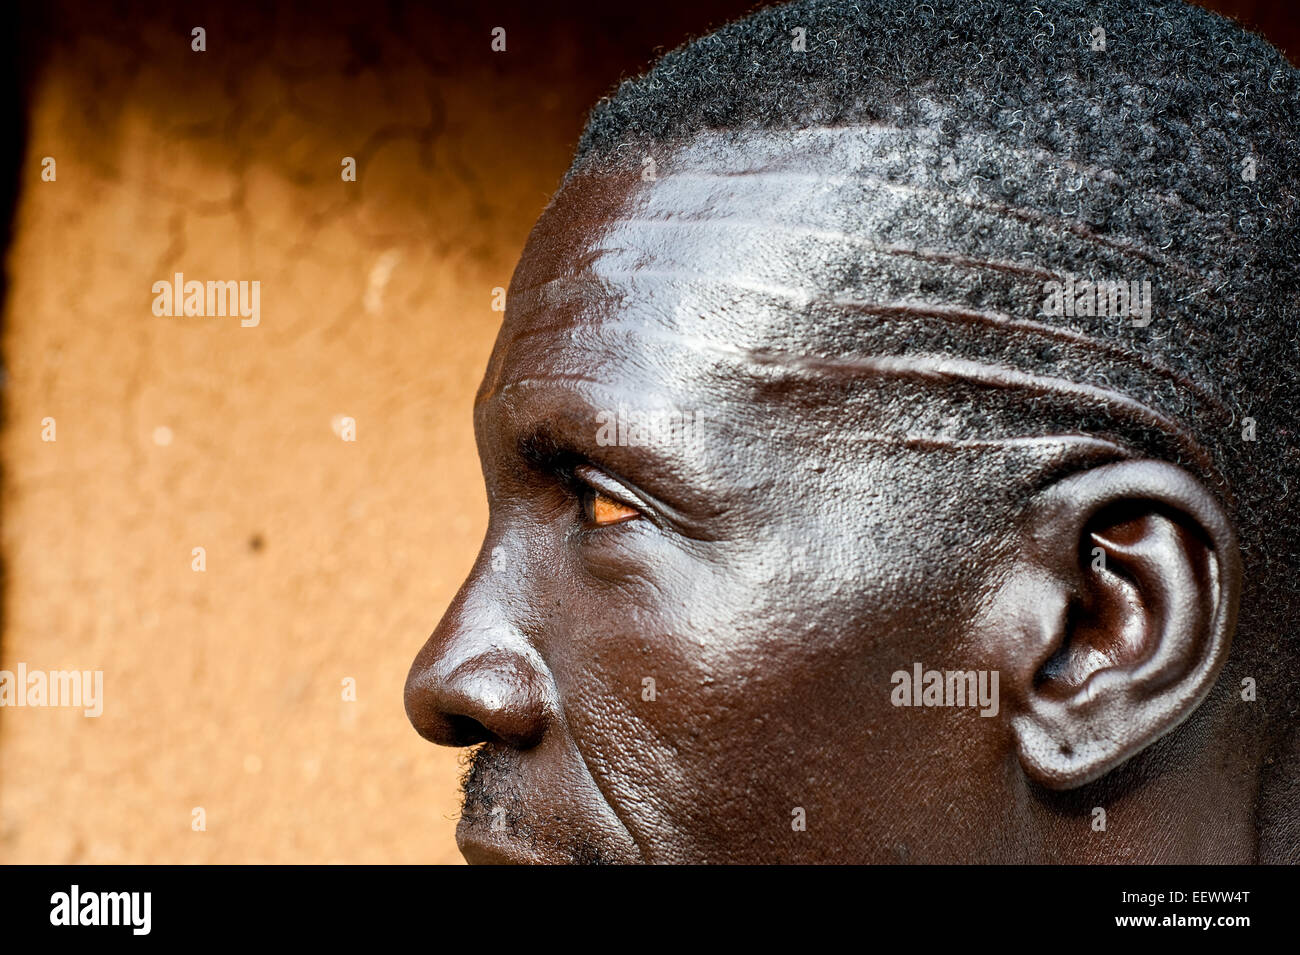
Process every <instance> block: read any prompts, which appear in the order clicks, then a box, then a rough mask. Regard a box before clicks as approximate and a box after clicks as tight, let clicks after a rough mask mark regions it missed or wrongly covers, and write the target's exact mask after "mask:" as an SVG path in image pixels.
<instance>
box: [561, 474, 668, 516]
mask: <svg viewBox="0 0 1300 955" xmlns="http://www.w3.org/2000/svg"><path fill="white" fill-rule="evenodd" d="M573 473H574V475H575V476H576V477H577V478H578V480H580V481H582V482H583V483H584V484H586V485H588V486H590V487H591V488H592V490H594V491H596V492H598V493H599V494H601V495H602V496H603V497H607V498H609V499H610V500H611V501H614V502H615V503H617V504H622V505H623V506H624V507H629V508H631V509H632V510H634V511H636V512H637V513H638V514H640V515H642V516H643V517H644V516H646V515H647V514H648V513H649V511H650V508H649V507H648V506H647V505H646V504H645V502H643V501H642V500H641V499H640V498H639V497H637V496H636V495H635V494H633V493H632V492H631V491H629V490H628V489H627V488H626V487H624V486H623V485H622V484H621V483H619V482H618V481H616V480H614V479H613V478H612V477H610V476H609V475H608V474H606V473H605V472H604V471H602V470H600V468H596V467H592V466H591V465H589V464H580V465H578V467H576V468H574V469H573Z"/></svg>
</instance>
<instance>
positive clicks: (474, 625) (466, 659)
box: [405, 560, 556, 749]
mask: <svg viewBox="0 0 1300 955" xmlns="http://www.w3.org/2000/svg"><path fill="white" fill-rule="evenodd" d="M485 571H486V576H487V577H488V578H490V577H491V576H492V572H491V569H490V564H488V563H487V562H485V561H484V560H480V561H479V562H478V564H476V566H475V569H474V571H473V572H472V573H471V575H470V578H469V579H468V580H466V581H465V584H464V585H463V586H462V587H461V589H460V592H459V593H457V595H456V599H455V600H453V601H452V604H451V606H450V607H449V608H448V609H447V612H446V614H445V615H444V616H443V618H442V621H441V622H440V623H439V624H438V626H437V628H436V629H435V630H434V632H433V634H432V635H431V636H430V637H429V639H428V641H426V642H425V644H424V646H423V647H422V648H421V649H420V652H419V653H418V654H417V655H416V658H415V661H414V662H413V663H412V664H411V670H410V673H409V674H408V675H407V678H406V691H405V702H406V713H407V716H408V718H409V719H410V720H411V724H412V725H413V726H414V727H415V728H416V730H417V731H418V732H419V733H420V735H421V736H423V737H425V738H426V739H429V740H431V741H432V742H435V743H439V744H442V745H444V746H470V745H473V744H475V743H480V742H486V741H498V742H502V743H505V744H507V745H509V746H512V747H515V748H517V749H526V748H528V747H530V746H535V745H536V744H537V743H539V742H540V741H541V739H542V737H543V736H544V735H545V732H546V728H547V726H548V725H549V723H550V720H551V718H552V716H553V714H554V713H555V712H556V703H555V690H554V683H553V682H552V679H551V675H550V672H549V670H548V669H547V667H546V664H545V662H544V661H543V660H542V657H541V654H539V653H538V652H537V650H536V648H535V647H533V646H532V645H531V643H530V642H529V641H528V639H527V638H526V637H525V636H524V635H523V633H522V632H521V631H520V629H519V628H518V627H516V626H514V625H513V623H512V622H511V621H510V619H509V615H508V614H507V612H506V608H505V607H504V606H503V604H502V601H500V600H499V599H496V598H494V597H493V595H492V593H491V586H490V583H489V581H488V580H486V579H485V576H484V573H485Z"/></svg>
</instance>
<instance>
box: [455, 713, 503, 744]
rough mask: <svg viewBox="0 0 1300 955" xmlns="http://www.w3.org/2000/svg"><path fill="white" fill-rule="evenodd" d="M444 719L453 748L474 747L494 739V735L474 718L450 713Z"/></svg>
mask: <svg viewBox="0 0 1300 955" xmlns="http://www.w3.org/2000/svg"><path fill="white" fill-rule="evenodd" d="M443 719H444V720H446V721H447V729H448V730H449V731H450V735H451V745H452V746H474V745H475V744H477V743H486V742H488V741H489V740H491V739H492V734H491V733H489V732H488V731H487V728H486V727H484V725H483V724H482V723H480V722H479V721H478V720H476V719H474V717H472V716H460V715H459V714H455V713H448V714H446V715H445V716H443Z"/></svg>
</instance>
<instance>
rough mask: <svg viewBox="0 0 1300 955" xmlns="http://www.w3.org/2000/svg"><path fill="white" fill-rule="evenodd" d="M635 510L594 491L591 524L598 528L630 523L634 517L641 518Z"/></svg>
mask: <svg viewBox="0 0 1300 955" xmlns="http://www.w3.org/2000/svg"><path fill="white" fill-rule="evenodd" d="M640 516H641V515H640V514H638V513H637V512H636V511H635V510H634V509H633V508H630V507H628V506H627V505H626V504H623V503H622V502H620V501H616V500H614V499H613V498H612V497H607V496H605V495H604V494H601V493H600V492H599V491H593V492H592V495H591V522H592V523H593V524H595V525H596V526H597V527H606V526H608V525H610V524H620V523H622V522H623V521H630V520H632V518H634V517H640Z"/></svg>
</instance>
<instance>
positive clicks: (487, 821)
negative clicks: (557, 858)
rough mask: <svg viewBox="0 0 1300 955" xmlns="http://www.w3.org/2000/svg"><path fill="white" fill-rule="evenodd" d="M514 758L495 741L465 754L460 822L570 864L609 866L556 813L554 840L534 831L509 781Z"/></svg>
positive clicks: (594, 844) (587, 838)
mask: <svg viewBox="0 0 1300 955" xmlns="http://www.w3.org/2000/svg"><path fill="white" fill-rule="evenodd" d="M517 759H518V754H517V753H515V752H514V751H513V750H511V749H509V748H508V747H504V746H501V745H498V744H495V743H484V744H483V745H481V746H479V747H478V749H476V750H474V751H473V752H472V753H470V754H468V755H467V756H466V758H465V759H464V761H463V762H462V767H463V768H462V772H461V777H460V789H461V807H460V824H461V825H463V826H472V827H483V828H486V829H490V830H492V831H493V832H496V833H500V834H503V835H505V836H506V837H508V838H510V839H516V840H518V841H520V842H523V843H524V844H526V845H528V846H529V847H530V848H534V849H536V848H538V846H539V844H540V845H546V846H550V847H551V848H552V851H555V850H558V851H559V853H560V854H561V855H563V857H564V858H565V860H566V861H568V862H570V863H573V864H576V865H612V864H613V863H614V861H615V860H614V859H613V858H611V857H610V856H609V855H608V854H607V853H606V851H605V850H604V849H602V848H601V846H600V844H599V843H598V842H596V841H595V840H594V839H592V838H591V837H590V836H589V835H588V834H587V833H585V832H583V831H581V830H577V829H571V828H569V827H568V826H565V825H563V822H562V820H560V818H559V817H558V816H556V817H552V821H554V822H559V823H561V825H560V833H559V835H558V838H556V834H553V833H548V834H543V835H539V833H538V832H537V830H536V829H534V827H533V826H532V825H531V824H530V823H529V822H528V819H527V816H526V813H525V808H526V807H525V803H524V799H523V797H522V796H521V795H520V792H519V789H518V787H517V786H516V785H515V782H514V780H515V778H516V776H515V771H516V761H517ZM539 818H545V817H544V816H543V817H539Z"/></svg>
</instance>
